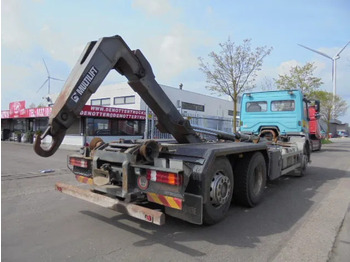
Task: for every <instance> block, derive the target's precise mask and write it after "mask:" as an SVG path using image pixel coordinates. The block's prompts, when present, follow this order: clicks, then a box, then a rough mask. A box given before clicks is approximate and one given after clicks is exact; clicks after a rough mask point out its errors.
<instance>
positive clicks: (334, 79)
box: [298, 41, 350, 99]
mask: <svg viewBox="0 0 350 262" xmlns="http://www.w3.org/2000/svg"><path fill="white" fill-rule="evenodd" d="M349 43H350V41H349V42H348V43H347V44H346V45H345V46H344V47H343V48H342V49H340V50H339V51H338V53H336V55H335V56H334V57H330V56H329V55H327V54H325V53H322V52H320V51H317V50H314V49H312V48H310V47H307V46H304V45H300V44H298V45H300V46H301V47H304V48H306V49H308V50H310V51H312V52H315V53H317V54H319V55H322V56H324V57H327V58H329V59H331V60H332V61H333V66H332V82H333V97H334V96H335V95H336V94H337V93H336V92H337V86H336V73H337V72H336V69H337V60H338V59H339V58H340V53H341V52H343V50H344V49H345V47H346V46H347V45H348V44H349ZM333 99H334V98H333Z"/></svg>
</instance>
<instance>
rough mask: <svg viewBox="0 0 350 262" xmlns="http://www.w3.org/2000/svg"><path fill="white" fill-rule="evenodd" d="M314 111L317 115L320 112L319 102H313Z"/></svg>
mask: <svg viewBox="0 0 350 262" xmlns="http://www.w3.org/2000/svg"><path fill="white" fill-rule="evenodd" d="M315 109H316V112H317V113H319V112H320V100H315ZM316 118H317V117H316Z"/></svg>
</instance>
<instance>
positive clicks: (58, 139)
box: [34, 125, 66, 157]
mask: <svg viewBox="0 0 350 262" xmlns="http://www.w3.org/2000/svg"><path fill="white" fill-rule="evenodd" d="M65 134H66V130H64V131H60V133H59V134H58V135H57V134H56V135H52V134H51V126H50V125H49V126H48V127H47V129H46V130H45V132H44V133H43V134H42V135H41V136H37V138H36V140H35V143H34V151H35V153H37V154H38V155H39V156H42V157H49V156H52V155H53V154H54V153H55V152H56V151H57V149H58V148H59V147H60V145H61V143H62V141H63V138H64V136H65ZM48 135H49V136H51V137H52V142H51V144H50V147H49V148H48V149H44V148H42V147H41V141H42V140H43V139H44V138H45V137H46V136H48Z"/></svg>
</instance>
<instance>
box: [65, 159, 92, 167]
mask: <svg viewBox="0 0 350 262" xmlns="http://www.w3.org/2000/svg"><path fill="white" fill-rule="evenodd" d="M69 164H70V165H72V166H78V167H83V168H88V166H89V161H88V160H86V159H83V158H78V157H70V158H69Z"/></svg>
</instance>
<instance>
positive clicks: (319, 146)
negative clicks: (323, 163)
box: [317, 139, 322, 151]
mask: <svg viewBox="0 0 350 262" xmlns="http://www.w3.org/2000/svg"><path fill="white" fill-rule="evenodd" d="M321 147H322V141H321V139H319V140H318V148H317V151H321Z"/></svg>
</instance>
